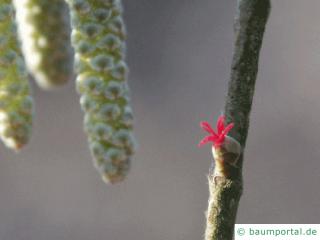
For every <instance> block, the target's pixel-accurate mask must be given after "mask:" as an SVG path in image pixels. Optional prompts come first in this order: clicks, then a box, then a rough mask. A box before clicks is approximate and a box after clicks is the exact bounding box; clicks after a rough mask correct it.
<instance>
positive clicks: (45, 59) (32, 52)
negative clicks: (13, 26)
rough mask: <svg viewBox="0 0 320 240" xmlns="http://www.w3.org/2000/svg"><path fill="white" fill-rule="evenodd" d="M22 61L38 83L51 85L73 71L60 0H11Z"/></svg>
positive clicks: (64, 6)
mask: <svg viewBox="0 0 320 240" xmlns="http://www.w3.org/2000/svg"><path fill="white" fill-rule="evenodd" d="M14 5H15V8H16V12H17V13H16V19H17V24H18V33H19V36H20V39H21V43H22V51H23V54H24V57H25V59H26V65H27V68H28V70H29V72H30V73H31V75H33V77H34V79H35V80H36V82H37V83H38V85H39V86H40V87H41V88H43V89H52V88H55V87H58V86H60V85H62V84H64V83H66V82H67V81H68V80H69V79H71V78H72V74H73V68H72V65H73V54H72V47H71V44H70V22H69V17H68V6H67V4H66V3H65V1H64V0H14Z"/></svg>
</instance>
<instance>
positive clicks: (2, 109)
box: [0, 0, 33, 150]
mask: <svg viewBox="0 0 320 240" xmlns="http://www.w3.org/2000/svg"><path fill="white" fill-rule="evenodd" d="M0 33H1V35H0V138H1V140H2V141H3V142H4V144H5V145H6V146H7V147H8V148H12V149H14V150H18V149H20V148H21V147H22V146H23V145H25V144H26V143H27V142H28V140H29V137H30V132H31V126H32V115H33V101H32V98H31V96H30V87H29V83H28V78H27V72H26V69H25V65H24V61H23V59H22V56H21V52H20V48H19V44H18V41H17V34H16V27H15V24H14V9H13V6H12V1H11V0H2V1H0Z"/></svg>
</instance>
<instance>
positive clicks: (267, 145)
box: [0, 0, 320, 240]
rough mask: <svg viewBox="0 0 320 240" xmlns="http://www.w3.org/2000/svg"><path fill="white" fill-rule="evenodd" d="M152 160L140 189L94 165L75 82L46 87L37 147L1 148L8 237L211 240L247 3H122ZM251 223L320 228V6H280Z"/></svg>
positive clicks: (266, 57) (275, 11)
mask: <svg viewBox="0 0 320 240" xmlns="http://www.w3.org/2000/svg"><path fill="white" fill-rule="evenodd" d="M123 2H124V5H125V6H124V7H125V19H126V23H127V30H128V62H129V66H130V70H131V73H130V86H131V90H132V91H131V93H132V94H131V95H132V99H133V103H132V105H133V109H134V112H135V134H136V137H137V139H138V141H139V145H140V148H139V151H138V152H137V154H136V155H135V157H134V159H133V163H132V169H131V172H130V175H129V176H128V178H127V180H126V181H125V182H123V183H121V184H118V185H115V186H106V185H105V184H104V183H103V182H102V181H101V180H100V176H99V174H98V173H97V172H96V170H95V169H94V167H93V165H92V161H91V157H90V153H89V150H88V147H87V141H86V136H85V135H84V133H83V131H82V118H83V115H82V112H81V110H80V107H79V103H78V101H79V97H78V95H77V94H76V92H75V90H74V82H70V83H69V84H68V85H67V86H66V87H64V88H62V89H60V90H58V91H54V92H43V91H41V90H40V89H39V88H38V87H36V86H35V85H34V84H33V89H34V94H35V100H36V119H35V124H34V133H33V137H32V141H31V143H30V144H29V146H28V147H27V148H25V149H24V150H23V151H21V152H20V153H19V154H14V153H12V152H10V151H9V150H6V149H5V148H4V147H3V146H1V150H0V158H1V162H0V191H1V196H0V240H25V239H32V240H43V239H46V240H56V239H59V240H67V239H68V240H70V239H77V240H88V239H90V240H100V239H108V240H123V239H131V240H147V239H152V240H164V239H165V240H169V239H174V240H179V239H181V240H186V239H190V240H191V239H201V238H202V235H203V233H204V227H205V226H204V224H205V215H204V212H205V210H206V208H207V199H208V189H207V188H208V185H207V179H206V175H207V173H208V168H209V166H210V162H211V151H210V146H206V147H203V148H201V149H199V148H198V147H197V143H198V141H199V140H200V139H201V138H202V137H203V136H204V132H203V131H202V130H201V129H200V127H199V122H200V121H202V120H208V121H210V122H215V121H216V118H217V117H218V116H219V114H220V113H221V111H222V110H223V107H224V99H225V94H226V90H227V81H228V79H229V75H230V65H231V59H232V45H233V26H232V25H233V19H234V14H235V9H236V1H235V0H233V1H231V0H227V1H218V0H201V1H193V0H179V1H173V0H162V1H158V0H139V1H123ZM272 3H273V7H272V12H271V16H270V20H269V22H268V25H267V31H266V34H265V39H264V43H263V48H262V52H261V58H260V71H259V74H258V79H257V85H256V92H255V97H254V102H253V109H252V114H251V124H250V131H249V137H248V142H247V148H246V152H245V163H244V181H245V187H244V194H243V197H242V199H241V203H240V209H239V213H238V218H237V222H238V223H319V217H320V201H319V198H320V190H319V185H318V184H319V181H320V161H319V158H320V147H319V142H320V141H319V140H320V139H319V138H320V137H319V136H320V127H319V123H320V97H319V87H320V81H319V77H320V70H319V69H320V68H319V64H320V28H319V24H318V23H319V22H320V15H319V9H320V2H319V1H317V0H306V1H300V0H282V1H273V2H272Z"/></svg>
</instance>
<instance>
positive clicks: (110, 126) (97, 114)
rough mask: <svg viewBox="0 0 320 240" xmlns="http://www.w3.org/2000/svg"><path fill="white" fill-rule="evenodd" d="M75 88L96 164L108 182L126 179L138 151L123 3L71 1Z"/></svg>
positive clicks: (97, 0) (114, 1)
mask: <svg viewBox="0 0 320 240" xmlns="http://www.w3.org/2000/svg"><path fill="white" fill-rule="evenodd" d="M67 2H68V3H69V6H70V9H71V25H72V37H71V40H72V45H73V47H74V49H75V53H76V54H75V69H76V72H77V74H78V75H77V79H76V86H77V91H78V92H79V94H80V95H81V99H80V103H81V107H82V110H83V111H84V113H85V120H84V128H85V131H86V133H87V135H88V140H89V147H90V150H91V153H92V156H93V160H94V165H95V167H96V168H97V170H98V171H99V172H100V173H101V175H102V177H103V180H104V181H105V182H108V183H116V182H119V181H122V180H123V179H124V178H125V176H126V175H127V173H128V170H129V167H130V158H131V156H132V154H133V153H134V150H135V140H134V137H133V134H132V121H133V117H132V110H131V107H130V106H129V101H130V99H129V88H128V83H127V81H126V77H127V72H128V69H127V66H126V63H125V62H124V59H125V43H124V39H125V28H124V23H123V19H122V5H121V1H120V0H90V1H89V0H67Z"/></svg>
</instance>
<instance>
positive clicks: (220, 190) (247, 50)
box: [205, 0, 271, 240]
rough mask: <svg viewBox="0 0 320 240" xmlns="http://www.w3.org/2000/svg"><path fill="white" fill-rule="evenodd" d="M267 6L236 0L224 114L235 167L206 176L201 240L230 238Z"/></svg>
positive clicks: (266, 2) (267, 2)
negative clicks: (235, 148) (236, 147)
mask: <svg viewBox="0 0 320 240" xmlns="http://www.w3.org/2000/svg"><path fill="white" fill-rule="evenodd" d="M270 8H271V4H270V0H238V7H237V13H236V18H235V23H234V29H235V43H234V52H233V62H232V67H231V78H230V81H229V89H228V94H227V98H226V105H225V116H226V119H227V122H233V123H234V128H233V129H232V130H231V132H230V136H232V137H233V138H235V139H236V140H237V141H238V142H239V143H240V144H241V146H242V155H241V156H240V158H239V160H238V162H237V165H236V167H233V166H226V168H227V167H228V169H227V171H228V174H226V175H215V174H214V172H213V173H212V174H210V175H209V177H208V178H209V189H210V197H209V206H208V211H207V226H206V232H205V240H232V238H233V230H234V224H235V221H236V215H237V210H238V204H239V201H240V197H241V194H242V188H243V181H242V165H243V152H244V147H245V143H246V139H247V133H248V128H249V115H250V110H251V105H252V98H253V94H254V89H255V82H256V77H257V73H258V60H259V52H260V48H261V45H262V39H263V35H264V31H265V26H266V23H267V20H268V16H269V11H270Z"/></svg>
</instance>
